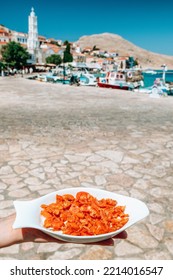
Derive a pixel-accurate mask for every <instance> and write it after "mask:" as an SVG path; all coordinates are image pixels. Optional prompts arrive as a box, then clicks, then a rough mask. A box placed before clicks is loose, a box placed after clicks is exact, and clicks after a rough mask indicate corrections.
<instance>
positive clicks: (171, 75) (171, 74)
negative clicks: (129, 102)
mask: <svg viewBox="0 0 173 280" xmlns="http://www.w3.org/2000/svg"><path fill="white" fill-rule="evenodd" d="M154 71H156V73H157V74H149V73H143V77H144V87H150V86H152V85H153V84H154V81H155V79H156V78H162V76H163V71H162V70H154ZM165 81H166V82H173V70H168V71H166V72H165Z"/></svg>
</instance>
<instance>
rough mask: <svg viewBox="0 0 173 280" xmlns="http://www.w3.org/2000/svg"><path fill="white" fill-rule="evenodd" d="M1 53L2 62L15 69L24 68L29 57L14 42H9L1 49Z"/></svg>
mask: <svg viewBox="0 0 173 280" xmlns="http://www.w3.org/2000/svg"><path fill="white" fill-rule="evenodd" d="M1 53H2V59H3V61H4V62H6V63H7V64H8V65H9V66H12V67H15V68H17V69H20V68H22V67H23V66H25V65H26V64H27V59H29V57H30V55H29V53H28V52H27V50H26V49H25V48H23V47H22V46H21V45H20V44H19V43H16V42H9V43H8V44H7V45H5V46H4V47H3V48H2V51H1Z"/></svg>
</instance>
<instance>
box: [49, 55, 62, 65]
mask: <svg viewBox="0 0 173 280" xmlns="http://www.w3.org/2000/svg"><path fill="white" fill-rule="evenodd" d="M46 63H53V64H56V65H59V64H61V63H62V58H61V56H60V55H59V54H52V55H50V56H48V57H46Z"/></svg>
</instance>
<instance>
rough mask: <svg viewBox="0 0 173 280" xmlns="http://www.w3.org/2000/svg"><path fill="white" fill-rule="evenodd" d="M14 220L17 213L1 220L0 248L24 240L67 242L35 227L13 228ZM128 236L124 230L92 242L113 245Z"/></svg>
mask: <svg viewBox="0 0 173 280" xmlns="http://www.w3.org/2000/svg"><path fill="white" fill-rule="evenodd" d="M14 220H15V214H13V215H11V216H9V217H7V218H4V219H1V220H0V248H3V247H7V246H11V245H13V244H19V243H24V242H37V243H46V242H56V243H66V242H64V241H61V240H59V239H56V238H53V237H51V236H49V235H47V234H45V233H44V232H42V231H40V230H38V229H34V228H21V229H13V228H12V225H13V223H14ZM126 238H127V233H126V232H125V231H123V232H121V233H120V234H118V235H116V236H115V237H113V238H109V239H107V240H104V241H100V242H96V243H92V244H94V245H102V246H113V245H114V240H115V239H126ZM90 244H91V243H90ZM86 245H87V244H86Z"/></svg>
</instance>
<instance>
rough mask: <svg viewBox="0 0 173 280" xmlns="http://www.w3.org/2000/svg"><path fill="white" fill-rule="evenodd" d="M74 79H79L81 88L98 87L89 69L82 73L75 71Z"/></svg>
mask: <svg viewBox="0 0 173 280" xmlns="http://www.w3.org/2000/svg"><path fill="white" fill-rule="evenodd" d="M72 77H75V79H78V81H79V85H80V86H97V79H96V77H95V76H94V75H93V74H91V73H89V71H88V70H87V69H83V70H80V71H76V72H75V71H73V73H72Z"/></svg>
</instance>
